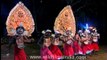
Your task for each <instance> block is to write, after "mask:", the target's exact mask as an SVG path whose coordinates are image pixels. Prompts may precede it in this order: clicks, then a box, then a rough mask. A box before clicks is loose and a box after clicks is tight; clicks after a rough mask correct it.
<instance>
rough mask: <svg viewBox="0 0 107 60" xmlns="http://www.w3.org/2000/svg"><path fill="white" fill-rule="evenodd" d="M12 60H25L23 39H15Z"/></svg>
mask: <svg viewBox="0 0 107 60" xmlns="http://www.w3.org/2000/svg"><path fill="white" fill-rule="evenodd" d="M14 60H27V55H26V53H25V51H24V39H23V37H17V38H16V44H15V48H14Z"/></svg>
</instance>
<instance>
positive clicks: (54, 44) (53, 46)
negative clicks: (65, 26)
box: [50, 34, 62, 60]
mask: <svg viewBox="0 0 107 60" xmlns="http://www.w3.org/2000/svg"><path fill="white" fill-rule="evenodd" d="M58 35H59V34H55V36H54V35H53V40H52V44H51V46H50V50H51V52H52V54H53V55H54V57H55V58H56V59H55V60H60V59H62V52H61V50H60V49H59V47H58V45H59V42H60V41H59V38H60V36H58Z"/></svg>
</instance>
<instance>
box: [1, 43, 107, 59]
mask: <svg viewBox="0 0 107 60" xmlns="http://www.w3.org/2000/svg"><path fill="white" fill-rule="evenodd" d="M6 46H7V45H6V44H4V45H1V60H13V53H14V51H13V47H14V45H12V47H11V50H10V51H11V53H10V55H9V56H6V53H7V52H6V49H7V48H6ZM25 51H26V53H27V55H28V56H27V59H28V60H36V59H30V56H39V55H40V53H39V52H40V48H39V47H38V45H36V44H26V47H25ZM77 58H81V56H78V57H77ZM37 60H38V59H37ZM78 60H79V59H78ZM80 60H83V59H80ZM84 60H107V48H106V46H100V51H99V52H97V54H92V55H88V56H87V57H86V58H85V59H84Z"/></svg>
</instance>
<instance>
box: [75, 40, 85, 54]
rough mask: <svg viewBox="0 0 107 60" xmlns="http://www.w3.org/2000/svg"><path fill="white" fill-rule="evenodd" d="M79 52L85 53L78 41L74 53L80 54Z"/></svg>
mask: <svg viewBox="0 0 107 60" xmlns="http://www.w3.org/2000/svg"><path fill="white" fill-rule="evenodd" d="M79 51H81V52H83V51H82V48H81V46H80V45H79V44H78V42H77V41H74V52H75V53H79Z"/></svg>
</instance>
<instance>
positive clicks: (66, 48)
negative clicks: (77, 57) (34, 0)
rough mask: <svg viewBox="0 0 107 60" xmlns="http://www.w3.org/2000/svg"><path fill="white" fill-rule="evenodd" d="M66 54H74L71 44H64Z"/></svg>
mask: <svg viewBox="0 0 107 60" xmlns="http://www.w3.org/2000/svg"><path fill="white" fill-rule="evenodd" d="M64 55H65V56H73V55H74V51H73V48H72V46H71V45H68V44H64Z"/></svg>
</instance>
